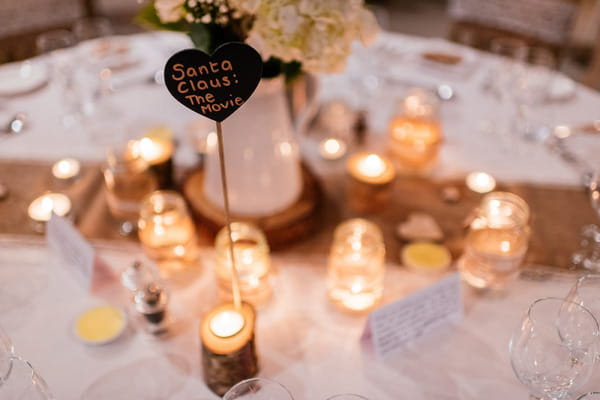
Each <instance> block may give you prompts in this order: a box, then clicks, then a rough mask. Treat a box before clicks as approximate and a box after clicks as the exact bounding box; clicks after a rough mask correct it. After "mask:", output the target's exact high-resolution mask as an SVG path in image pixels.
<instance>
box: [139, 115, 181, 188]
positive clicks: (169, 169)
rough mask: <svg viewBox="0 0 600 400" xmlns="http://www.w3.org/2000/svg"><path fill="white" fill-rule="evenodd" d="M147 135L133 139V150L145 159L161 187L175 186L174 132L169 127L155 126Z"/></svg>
mask: <svg viewBox="0 0 600 400" xmlns="http://www.w3.org/2000/svg"><path fill="white" fill-rule="evenodd" d="M145 134H146V136H143V137H141V138H140V139H139V140H134V141H132V146H131V149H132V152H133V153H134V154H135V155H136V156H138V157H140V158H141V159H143V160H144V161H145V162H146V163H147V164H148V167H149V170H150V172H151V173H153V174H154V176H155V177H156V179H157V181H158V188H159V189H169V188H171V187H172V186H173V153H174V151H175V146H174V145H173V141H172V140H171V138H170V137H171V136H172V133H171V131H170V130H169V128H167V127H163V126H155V127H152V128H149V129H148V130H147V131H146V132H145Z"/></svg>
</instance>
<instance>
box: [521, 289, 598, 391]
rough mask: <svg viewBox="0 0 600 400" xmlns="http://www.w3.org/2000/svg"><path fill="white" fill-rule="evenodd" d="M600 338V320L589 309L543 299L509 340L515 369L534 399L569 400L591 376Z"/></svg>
mask: <svg viewBox="0 0 600 400" xmlns="http://www.w3.org/2000/svg"><path fill="white" fill-rule="evenodd" d="M597 341H598V322H597V321H596V319H595V318H594V316H593V315H592V314H591V313H590V312H589V311H588V310H587V309H586V308H584V307H582V306H580V305H579V304H576V303H574V302H571V301H568V300H564V299H560V298H554V297H547V298H543V299H539V300H536V301H535V302H534V303H533V304H532V305H531V306H530V307H529V309H528V312H527V314H526V315H525V317H524V318H523V320H522V322H521V324H520V326H519V328H518V329H517V330H516V331H515V332H514V334H513V336H512V338H511V339H510V342H509V352H510V359H511V364H512V368H513V370H514V372H515V374H516V376H517V377H518V378H519V380H520V381H521V383H523V384H524V385H525V386H527V388H528V389H529V392H530V394H531V399H535V398H537V399H543V400H560V399H565V398H568V397H569V396H571V395H572V393H573V392H574V391H576V390H578V389H579V388H581V386H583V385H584V384H585V383H586V382H587V381H588V380H589V378H590V376H591V374H592V371H593V368H594V358H595V355H596V346H597Z"/></svg>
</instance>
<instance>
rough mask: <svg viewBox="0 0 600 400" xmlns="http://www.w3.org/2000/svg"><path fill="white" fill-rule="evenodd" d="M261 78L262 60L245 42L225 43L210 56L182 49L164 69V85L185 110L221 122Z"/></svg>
mask: <svg viewBox="0 0 600 400" xmlns="http://www.w3.org/2000/svg"><path fill="white" fill-rule="evenodd" d="M261 76H262V58H261V57H260V54H258V52H257V51H256V50H254V49H253V48H252V47H250V46H248V45H247V44H244V43H237V42H231V43H225V44H224V45H222V46H220V47H219V48H217V50H215V52H214V54H213V55H212V56H209V55H208V54H206V53H204V52H202V51H200V50H196V49H187V50H182V51H180V52H178V53H176V54H174V55H173V56H171V58H169V60H168V61H167V65H166V66H165V84H166V85H167V89H169V92H170V93H171V95H173V97H175V98H176V99H177V101H179V102H180V103H181V104H183V105H184V106H186V107H187V108H189V109H191V110H193V111H195V112H197V113H198V114H202V115H204V116H205V117H207V118H210V119H212V120H214V121H217V122H222V121H224V120H225V119H226V118H227V117H229V116H230V115H231V114H233V113H234V112H235V111H236V110H237V109H238V108H240V107H241V106H242V105H243V104H244V103H245V102H246V100H248V99H249V98H250V96H251V95H252V93H253V92H254V90H255V89H256V86H258V83H259V82H260V78H261Z"/></svg>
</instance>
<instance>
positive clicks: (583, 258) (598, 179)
mask: <svg viewBox="0 0 600 400" xmlns="http://www.w3.org/2000/svg"><path fill="white" fill-rule="evenodd" d="M588 175H589V176H585V177H584V179H585V180H586V181H587V182H586V186H587V189H588V193H589V198H590V203H591V206H592V208H593V209H594V211H596V214H598V216H600V172H598V171H595V172H592V173H590V174H588ZM571 261H572V262H573V264H575V265H580V266H582V267H584V268H586V269H589V270H592V271H595V272H600V227H598V226H597V225H594V224H589V225H585V226H584V227H583V228H582V229H581V249H580V250H578V251H577V252H575V253H573V255H572V256H571Z"/></svg>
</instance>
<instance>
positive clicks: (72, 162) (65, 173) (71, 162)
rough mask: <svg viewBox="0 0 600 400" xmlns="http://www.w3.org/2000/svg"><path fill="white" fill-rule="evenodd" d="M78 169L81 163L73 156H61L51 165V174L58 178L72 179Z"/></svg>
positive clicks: (77, 172)
mask: <svg viewBox="0 0 600 400" xmlns="http://www.w3.org/2000/svg"><path fill="white" fill-rule="evenodd" d="M80 170H81V165H80V163H79V161H77V160H76V159H74V158H63V159H62V160H58V161H57V162H55V163H54V165H52V175H54V177H55V178H56V179H60V180H68V179H74V178H75V177H77V175H79V171H80Z"/></svg>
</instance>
